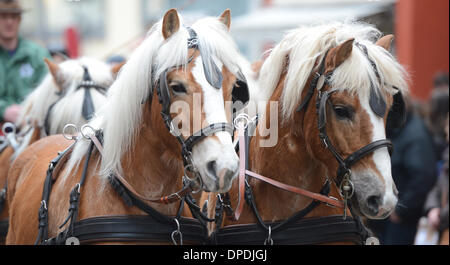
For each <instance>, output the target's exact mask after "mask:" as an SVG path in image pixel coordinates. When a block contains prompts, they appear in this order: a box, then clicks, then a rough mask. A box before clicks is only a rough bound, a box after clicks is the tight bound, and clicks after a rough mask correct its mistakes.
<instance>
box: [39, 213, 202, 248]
mask: <svg viewBox="0 0 450 265" xmlns="http://www.w3.org/2000/svg"><path fill="white" fill-rule="evenodd" d="M179 223H180V229H181V231H182V232H183V239H184V242H185V243H189V244H197V245H202V244H204V243H205V242H206V241H207V240H206V239H207V232H206V229H205V228H204V227H203V226H202V225H200V223H199V222H198V221H197V220H195V219H190V218H180V219H179ZM176 229H177V227H176V223H175V222H166V223H162V222H160V221H158V220H155V219H154V218H152V217H151V216H104V217H94V218H89V219H84V220H81V221H78V222H76V223H75V225H74V227H73V231H72V236H73V237H76V238H77V239H78V240H79V241H80V243H81V244H93V243H104V242H122V243H123V242H140V243H152V242H154V243H161V242H172V239H171V237H170V235H171V234H172V233H173V231H175V230H176ZM66 237H67V235H65V234H64V233H62V234H60V235H59V236H58V237H56V238H53V239H50V240H49V241H48V242H47V244H49V245H64V244H65V241H66V239H67V238H66Z"/></svg>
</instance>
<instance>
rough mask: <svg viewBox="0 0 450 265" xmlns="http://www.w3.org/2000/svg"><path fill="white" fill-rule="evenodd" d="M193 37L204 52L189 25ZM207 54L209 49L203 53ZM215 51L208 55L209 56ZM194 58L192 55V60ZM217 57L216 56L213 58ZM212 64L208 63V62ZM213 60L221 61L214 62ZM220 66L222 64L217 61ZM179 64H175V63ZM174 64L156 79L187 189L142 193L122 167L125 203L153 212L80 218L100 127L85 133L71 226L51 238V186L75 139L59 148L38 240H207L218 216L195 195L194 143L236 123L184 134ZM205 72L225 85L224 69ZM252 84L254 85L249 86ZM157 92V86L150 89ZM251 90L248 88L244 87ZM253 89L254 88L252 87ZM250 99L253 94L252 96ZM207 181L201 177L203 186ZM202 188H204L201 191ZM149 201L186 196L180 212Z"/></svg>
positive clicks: (115, 181)
mask: <svg viewBox="0 0 450 265" xmlns="http://www.w3.org/2000/svg"><path fill="white" fill-rule="evenodd" d="M188 31H189V33H190V38H189V40H188V49H199V50H200V51H201V52H202V48H201V46H200V45H199V43H198V39H197V34H196V33H195V31H194V30H193V29H191V28H188ZM203 56H204V55H203ZM208 58H210V57H204V59H205V60H207V59H208ZM192 59H193V58H191V59H190V60H189V61H192ZM211 60H212V59H211ZM205 65H207V64H204V67H205ZM209 65H213V67H214V66H215V64H214V63H213V62H210V64H209ZM215 67H216V68H217V66H215ZM170 69H173V68H170ZM170 69H167V70H166V71H164V72H163V73H162V74H161V76H160V78H159V80H156V81H154V82H152V83H153V84H155V85H156V89H157V91H156V92H157V96H158V98H159V102H160V104H161V105H162V111H161V115H162V117H163V120H164V122H165V124H166V126H167V128H168V130H169V131H170V133H171V134H172V135H173V136H175V137H176V138H177V139H178V141H179V142H180V144H181V149H182V151H181V155H182V158H183V162H184V166H185V176H184V177H183V189H182V190H181V191H179V192H176V193H174V194H172V195H169V196H163V197H161V198H158V199H147V198H145V197H144V196H142V195H139V194H138V193H137V192H136V191H135V190H134V189H133V187H132V186H131V185H130V184H129V183H128V182H127V181H126V180H125V179H124V178H123V177H122V176H120V174H118V172H114V173H112V174H111V175H110V176H109V182H110V184H111V185H112V187H113V188H114V190H115V191H116V192H117V193H118V195H119V196H120V197H121V198H122V200H123V201H124V203H125V204H126V205H127V206H129V207H133V206H135V207H137V208H139V209H140V210H142V211H143V212H145V213H146V214H147V216H104V217H96V218H89V219H85V220H81V221H77V216H78V209H79V201H80V191H81V187H82V186H83V184H84V182H85V178H86V174H87V168H88V164H89V160H90V157H91V154H92V152H93V150H94V148H96V149H97V150H98V151H99V152H100V154H101V153H102V149H103V148H102V138H103V133H102V131H94V130H93V129H92V130H93V131H94V134H92V135H90V136H89V137H86V136H84V134H83V130H82V135H83V137H85V138H89V140H91V143H90V146H89V150H88V153H87V155H86V161H85V165H84V168H83V172H82V179H81V181H80V183H79V184H77V185H76V186H75V188H74V189H73V191H72V192H71V194H70V207H69V215H68V217H67V219H66V221H65V222H64V223H63V224H62V225H61V226H60V229H61V228H63V227H64V226H65V225H66V224H67V223H69V221H70V223H69V225H68V227H67V229H66V230H64V231H63V232H61V233H59V234H58V236H57V237H55V238H51V239H49V238H48V202H49V199H50V192H51V187H52V183H54V181H55V179H54V176H58V173H59V169H58V168H61V167H62V165H63V164H64V163H65V161H67V159H68V157H69V156H70V153H71V150H72V149H73V146H74V145H75V143H74V144H73V145H72V146H71V147H69V148H68V149H67V150H66V151H64V152H62V153H60V154H59V156H58V157H57V158H56V159H54V160H53V161H52V162H51V163H50V167H49V170H48V172H47V178H46V181H45V184H44V191H43V197H42V202H41V207H40V211H39V235H38V238H37V240H36V244H50V245H54V244H56V245H59V244H65V243H66V244H67V243H73V242H74V241H73V240H75V241H76V242H77V243H99V242H105V241H106V242H161V241H162V242H169V243H173V244H175V245H177V244H184V243H186V242H188V243H191V244H205V243H206V242H207V229H206V222H213V221H214V220H212V219H209V218H207V217H206V215H205V214H203V213H202V211H201V209H200V207H199V206H198V205H197V203H196V201H195V200H194V198H193V197H192V195H191V193H192V192H194V193H195V191H194V188H195V186H197V184H196V183H195V182H196V180H198V181H200V182H201V178H200V177H199V176H198V174H199V173H198V172H197V169H196V168H195V167H194V165H193V160H192V157H191V151H192V148H193V147H194V146H195V145H196V144H197V143H199V142H200V141H201V140H202V139H204V138H206V137H208V136H210V135H213V134H215V133H217V132H222V131H225V132H229V133H230V136H232V135H233V132H234V129H233V127H232V126H231V125H230V124H226V123H218V124H211V125H210V126H208V127H206V128H203V129H202V130H201V131H200V132H197V133H195V134H194V135H192V136H190V137H189V138H188V139H186V140H184V139H183V137H182V136H181V134H180V133H179V132H178V130H177V128H175V126H174V125H173V122H172V117H171V115H170V112H169V107H170V91H169V87H168V85H167V73H168V72H169V70H170ZM205 75H206V78H207V80H208V82H209V83H210V84H211V85H212V86H214V87H215V88H217V89H220V87H221V81H220V84H219V80H222V79H221V78H222V75H221V73H220V71H219V70H218V68H217V69H212V70H211V69H205ZM247 89H248V88H247ZM150 94H151V95H150V98H152V95H153V91H151V93H150ZM244 94H245V93H244ZM247 95H248V91H247ZM247 101H248V99H247ZM188 171H189V172H191V173H193V174H194V175H196V178H195V179H190V178H189V177H188V176H187V172H188ZM202 187H203V183H201V188H202ZM197 192H198V191H197ZM147 202H152V203H160V204H172V203H176V202H180V205H179V208H178V212H177V215H176V216H175V217H170V216H166V215H163V214H161V213H159V212H158V211H157V210H155V209H154V208H152V207H151V206H150V205H149V204H148V203H147ZM185 204H187V205H188V207H189V209H190V211H191V213H192V215H193V216H194V217H195V218H196V219H190V218H184V217H181V214H182V210H183V208H184V205H185Z"/></svg>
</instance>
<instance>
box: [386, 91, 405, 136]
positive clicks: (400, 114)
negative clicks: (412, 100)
mask: <svg viewBox="0 0 450 265" xmlns="http://www.w3.org/2000/svg"><path fill="white" fill-rule="evenodd" d="M394 89H395V88H394ZM397 90H398V89H397ZM405 122H406V105H405V100H404V98H403V95H402V92H400V91H398V92H397V94H395V95H394V103H393V104H392V107H391V109H390V111H389V114H388V119H387V124H386V128H390V129H395V128H401V127H402V126H403V125H404V124H405Z"/></svg>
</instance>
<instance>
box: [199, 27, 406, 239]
mask: <svg viewBox="0 0 450 265" xmlns="http://www.w3.org/2000/svg"><path fill="white" fill-rule="evenodd" d="M380 37H381V33H380V32H379V31H378V30H377V29H375V28H373V27H372V26H369V25H365V24H358V23H354V24H341V23H333V24H328V25H321V26H315V27H303V28H299V29H296V30H293V31H291V32H290V33H289V34H288V35H287V36H286V37H285V38H284V39H283V40H282V41H281V43H279V44H278V45H277V46H276V47H275V48H274V49H273V51H272V53H271V54H270V56H269V57H268V59H267V60H266V61H265V62H264V65H263V66H262V69H261V72H260V77H259V84H260V87H261V91H259V92H258V93H252V97H254V96H255V95H259V96H258V97H257V98H252V99H251V100H252V101H265V102H266V107H265V108H262V109H259V110H258V113H259V126H258V127H257V129H256V136H254V137H252V138H251V139H248V138H247V140H246V137H241V138H242V139H243V140H242V141H246V144H248V146H247V147H246V146H245V144H244V145H242V146H240V152H242V151H243V150H242V149H247V150H246V151H245V152H242V153H241V156H242V155H245V154H246V153H247V154H246V155H247V156H248V157H244V159H243V158H242V157H241V167H242V166H244V165H245V164H247V165H246V166H247V167H244V168H243V169H241V173H240V176H239V179H241V180H240V181H235V182H234V183H233V187H232V189H231V190H230V192H229V193H228V194H222V195H219V196H217V197H216V196H213V195H214V194H204V195H203V198H202V200H206V199H208V204H207V209H208V216H209V217H210V218H216V219H217V220H216V223H215V224H211V225H209V232H210V233H212V241H213V242H214V243H216V244H263V243H266V244H273V243H274V244H334V243H336V244H352V243H357V244H363V243H366V242H367V241H366V239H368V238H370V237H369V236H370V231H367V230H366V229H365V227H364V226H363V224H362V223H361V220H360V216H364V217H367V218H371V219H383V218H386V217H387V216H389V215H390V213H391V212H392V211H393V210H394V208H395V206H396V204H397V194H398V191H397V190H396V187H395V184H394V182H393V179H392V176H391V162H390V153H389V149H391V147H392V144H391V143H390V142H389V141H388V140H386V134H385V124H386V122H387V120H388V117H389V119H396V120H397V121H398V122H399V123H400V122H401V119H402V118H403V115H402V110H403V107H404V105H403V102H402V100H403V98H402V94H404V93H406V92H407V85H406V81H405V79H406V78H407V74H406V72H405V71H404V69H403V67H402V66H401V65H400V64H399V63H398V62H397V61H396V60H395V59H394V57H393V56H392V55H390V54H389V52H388V51H389V49H390V46H391V42H392V39H393V36H392V35H390V36H385V37H383V38H380ZM375 42H376V43H375ZM267 102H275V103H279V106H278V105H275V106H276V107H275V108H273V107H270V104H269V103H267ZM269 117H270V118H269ZM269 119H270V126H276V125H277V126H278V135H279V137H278V139H277V140H278V141H277V142H276V143H272V144H270V145H269V146H268V147H267V145H268V144H267V143H265V146H262V144H261V143H263V141H265V140H266V139H267V138H268V137H267V136H262V135H261V131H262V130H263V129H265V128H268V125H267V124H266V122H265V121H266V120H269ZM273 121H275V124H274V122H273ZM277 121H280V122H277ZM277 123H278V124H277ZM244 125H245V122H244ZM246 158H247V161H245V159H246ZM242 159H243V160H242ZM247 169H249V170H251V171H249V170H247ZM336 172H337V173H336ZM264 176H265V177H264ZM337 198H339V199H337ZM205 209H206V207H205ZM234 209H235V210H234ZM225 213H226V214H225ZM227 216H228V218H226V217H227ZM374 240H376V239H374V238H370V240H368V242H367V243H374V242H375V241H374Z"/></svg>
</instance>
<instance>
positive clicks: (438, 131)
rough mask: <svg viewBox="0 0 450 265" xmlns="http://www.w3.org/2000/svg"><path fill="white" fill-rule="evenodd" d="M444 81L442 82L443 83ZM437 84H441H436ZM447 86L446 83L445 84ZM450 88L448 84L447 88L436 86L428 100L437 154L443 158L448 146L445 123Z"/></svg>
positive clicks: (429, 122) (430, 125) (429, 121)
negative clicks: (449, 88)
mask: <svg viewBox="0 0 450 265" xmlns="http://www.w3.org/2000/svg"><path fill="white" fill-rule="evenodd" d="M442 84H443V83H441V85H442ZM435 85H439V84H436V82H435ZM443 86H445V85H443ZM448 101H449V90H448V84H447V87H446V89H445V88H443V87H442V86H441V87H440V88H438V87H436V86H435V89H434V90H433V92H432V94H431V98H430V100H429V101H428V127H429V129H430V131H431V133H432V135H433V142H434V145H435V149H436V154H437V155H438V156H439V160H442V159H441V155H442V152H444V150H445V149H446V148H447V141H446V140H445V137H446V136H445V133H444V129H445V124H446V118H447V112H448V107H449V105H448Z"/></svg>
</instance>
